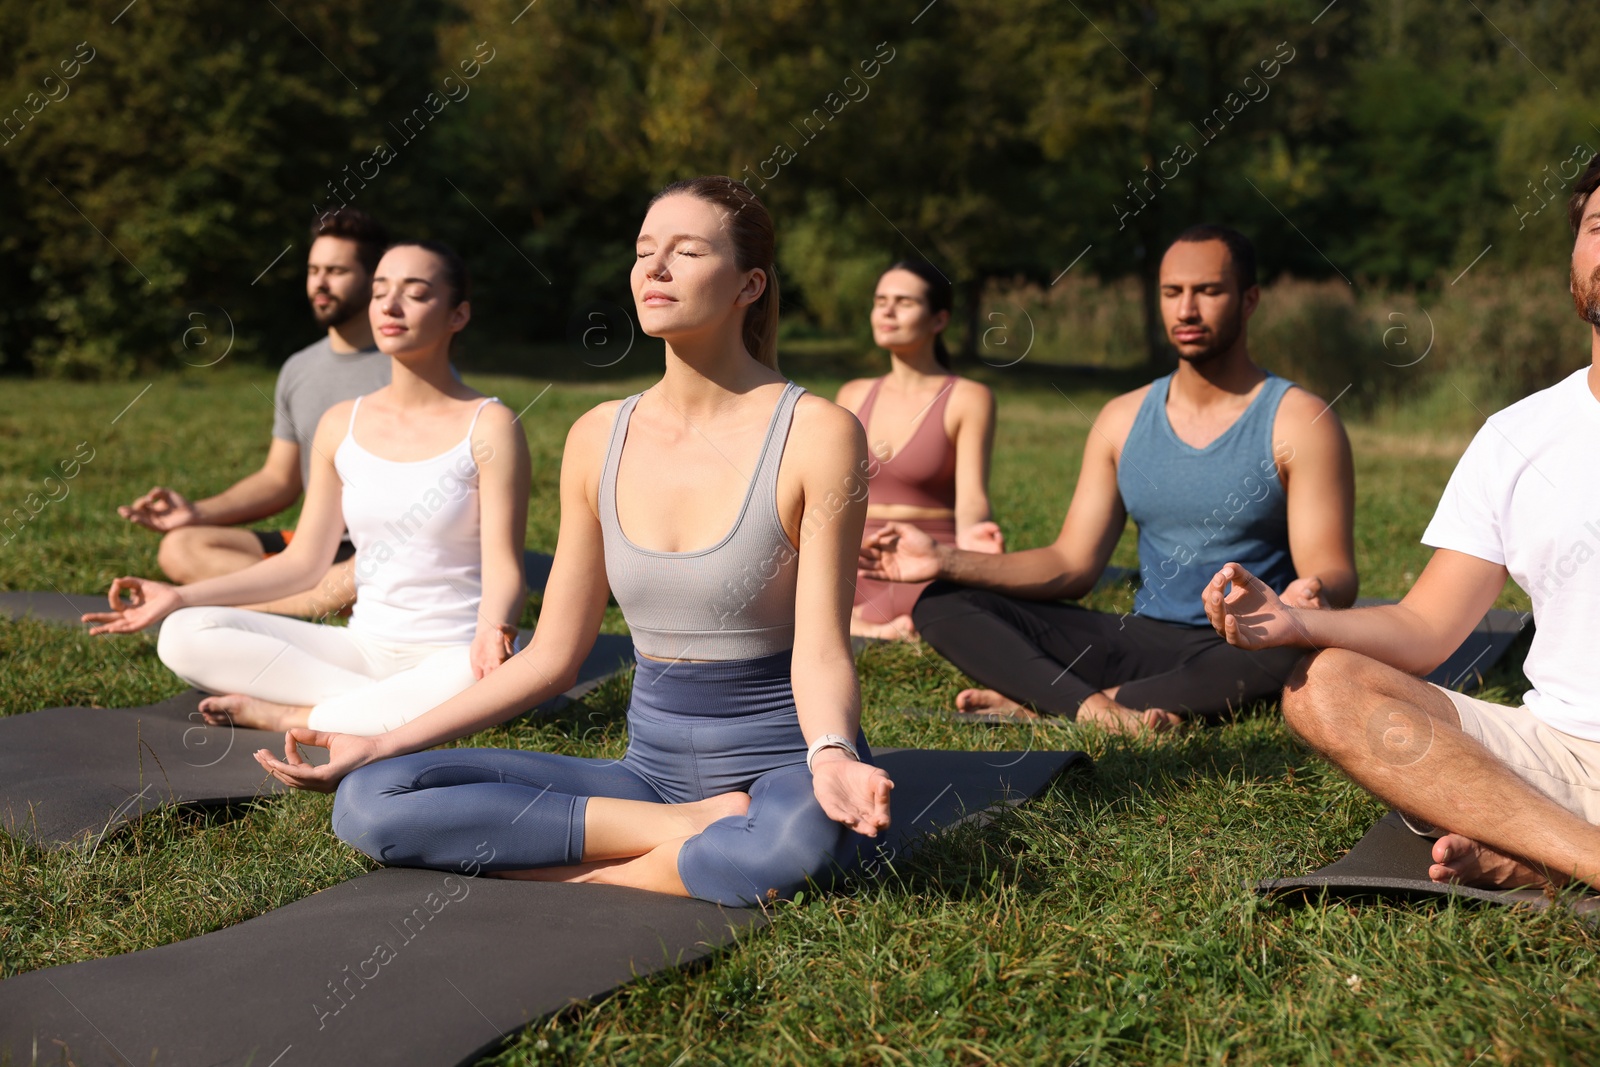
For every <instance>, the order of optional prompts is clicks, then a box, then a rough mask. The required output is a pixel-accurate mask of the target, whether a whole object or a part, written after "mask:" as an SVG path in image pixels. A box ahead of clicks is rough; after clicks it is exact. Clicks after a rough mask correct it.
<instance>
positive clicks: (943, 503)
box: [856, 374, 956, 509]
mask: <svg viewBox="0 0 1600 1067" xmlns="http://www.w3.org/2000/svg"><path fill="white" fill-rule="evenodd" d="M883 382H884V379H882V378H879V379H878V380H877V381H875V382H873V383H872V389H871V390H870V391H869V392H868V393H867V399H866V400H865V401H863V402H862V404H861V410H860V412H858V413H857V414H856V418H857V419H859V420H860V421H861V425H862V426H863V427H867V426H868V425H869V424H870V423H871V421H872V408H873V405H874V404H876V403H877V400H878V390H879V388H881V387H882V386H883ZM955 386H956V378H955V375H953V374H952V375H950V376H949V377H948V378H946V379H945V383H944V385H943V386H942V387H941V388H940V390H939V395H938V396H937V397H935V398H934V401H933V403H932V404H930V405H928V410H927V411H926V412H925V413H924V414H923V416H922V421H921V422H920V423H918V424H917V428H916V430H914V431H913V432H912V434H911V439H910V440H909V441H907V442H906V443H905V444H904V445H903V446H902V447H901V449H900V451H899V452H896V453H895V454H894V455H893V456H890V457H889V459H888V460H887V461H886V462H883V463H879V464H878V465H877V472H876V473H875V474H873V476H872V481H871V482H870V483H869V484H868V487H867V503H868V504H869V505H871V504H902V505H905V506H908V507H917V508H951V509H953V508H954V507H955V506H956V445H955V442H954V441H952V440H950V438H948V437H946V436H945V433H944V409H945V408H946V407H947V406H948V405H949V403H950V394H951V392H952V391H954V389H955Z"/></svg>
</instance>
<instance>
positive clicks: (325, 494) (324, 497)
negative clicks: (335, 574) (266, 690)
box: [83, 402, 350, 634]
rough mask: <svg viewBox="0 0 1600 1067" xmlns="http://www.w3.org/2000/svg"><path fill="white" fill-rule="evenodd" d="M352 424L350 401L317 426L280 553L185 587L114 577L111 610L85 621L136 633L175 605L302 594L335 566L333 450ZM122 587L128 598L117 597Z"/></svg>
mask: <svg viewBox="0 0 1600 1067" xmlns="http://www.w3.org/2000/svg"><path fill="white" fill-rule="evenodd" d="M349 424H350V403H349V402H346V403H343V404H336V405H334V406H333V407H332V408H330V409H328V412H327V414H325V415H323V416H322V421H321V422H319V423H318V424H317V433H316V436H315V438H313V444H312V449H313V452H312V456H311V484H310V485H309V486H307V487H306V500H305V506H304V507H302V508H301V509H300V521H299V522H298V523H296V524H295V530H294V539H293V540H292V541H290V543H289V545H288V547H286V548H285V549H284V550H283V551H282V552H280V553H278V554H277V555H275V556H272V557H270V558H268V559H264V560H262V561H261V562H260V563H253V564H251V565H250V566H248V567H246V568H245V569H244V570H242V571H235V572H234V573H232V574H223V575H219V576H218V577H216V578H207V579H205V580H204V581H199V582H195V583H193V584H191V585H185V586H171V585H167V584H165V583H163V582H153V581H149V580H147V579H144V578H132V577H127V578H118V579H116V580H115V581H113V582H112V583H111V592H110V600H111V608H112V610H111V611H109V612H98V613H92V614H88V615H85V616H84V617H83V618H84V621H85V622H92V623H97V624H99V625H97V626H95V627H94V629H93V630H91V631H90V632H91V633H96V634H101V633H134V632H136V631H138V630H142V629H144V628H145V627H146V626H151V625H153V624H155V623H157V622H160V621H161V620H162V619H164V618H165V617H166V616H168V615H170V614H172V613H173V612H174V611H177V610H178V609H179V608H186V607H199V606H201V605H218V606H229V605H236V604H260V603H264V602H266V601H269V600H277V599H279V598H280V597H286V596H293V595H294V594H295V593H303V592H305V591H306V590H308V589H311V588H313V587H315V586H316V584H317V582H318V581H319V580H320V579H321V578H322V576H323V575H324V574H326V573H327V571H328V568H329V567H330V566H332V565H333V557H334V554H335V553H336V552H337V551H338V550H339V538H340V536H341V535H342V534H343V533H344V506H343V503H342V501H341V489H342V486H341V483H340V481H339V472H338V471H337V470H335V469H334V466H333V454H334V453H335V452H336V451H338V448H339V445H340V444H341V443H342V442H343V441H344V436H345V433H346V431H347V428H348V426H349ZM124 591H127V592H129V593H130V594H131V595H132V600H131V602H128V603H124V602H123V601H122V599H121V597H122V593H123V592H124Z"/></svg>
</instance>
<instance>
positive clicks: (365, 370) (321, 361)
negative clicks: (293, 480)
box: [272, 337, 390, 492]
mask: <svg viewBox="0 0 1600 1067" xmlns="http://www.w3.org/2000/svg"><path fill="white" fill-rule="evenodd" d="M389 370H390V363H389V357H388V356H386V355H384V354H383V353H382V352H379V351H378V350H377V349H376V348H364V349H362V350H361V351H359V352H335V351H334V350H333V345H332V343H330V342H329V340H328V339H327V338H326V337H324V338H322V339H321V340H320V341H317V342H315V343H314V344H309V345H307V346H306V347H304V348H302V349H301V350H300V351H298V352H296V353H295V354H294V355H292V356H290V357H289V358H288V359H286V360H284V363H283V369H282V370H280V371H279V372H278V385H277V388H276V389H275V390H273V398H272V406H273V408H274V410H275V411H276V412H277V414H276V415H275V416H274V417H273V420H272V436H274V437H277V438H280V439H282V440H284V441H293V442H294V443H295V444H297V445H299V446H300V487H301V490H302V492H303V491H304V490H305V488H306V487H307V486H309V485H310V484H311V440H312V438H314V437H316V435H317V423H319V422H321V421H322V416H323V415H324V414H326V413H327V410H328V409H329V408H331V407H333V405H335V404H337V403H339V402H340V401H342V400H354V399H355V398H356V397H358V396H364V395H365V394H367V393H370V392H373V391H374V390H377V389H381V388H383V387H384V386H386V385H388V384H389Z"/></svg>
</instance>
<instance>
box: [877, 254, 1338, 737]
mask: <svg viewBox="0 0 1600 1067" xmlns="http://www.w3.org/2000/svg"><path fill="white" fill-rule="evenodd" d="M1260 298H1261V291H1260V289H1259V288H1257V286H1256V277H1255V250H1254V248H1253V247H1252V246H1251V244H1250V241H1249V240H1248V239H1247V238H1246V237H1245V236H1244V235H1243V234H1241V233H1239V232H1238V231H1236V230H1232V229H1229V228H1227V227H1224V226H1195V227H1192V228H1190V229H1188V230H1185V231H1184V232H1183V233H1181V234H1179V235H1178V237H1177V239H1176V240H1175V241H1174V242H1173V243H1172V245H1171V247H1169V248H1168V249H1167V251H1166V254H1165V256H1164V257H1163V258H1162V261H1161V309H1162V313H1163V315H1164V316H1165V319H1166V326H1167V336H1168V338H1169V339H1170V340H1171V342H1172V345H1173V347H1174V348H1176V349H1177V353H1178V369H1177V370H1176V371H1174V372H1173V373H1172V374H1169V375H1167V376H1166V377H1163V378H1158V379H1157V380H1156V381H1154V382H1152V383H1151V384H1150V385H1147V386H1145V387H1144V388H1142V389H1136V390H1134V391H1133V392H1131V393H1126V394H1124V395H1122V396H1119V397H1117V398H1115V399H1113V400H1112V401H1111V402H1110V403H1108V404H1107V405H1106V406H1105V407H1104V408H1103V409H1102V410H1101V412H1100V414H1099V415H1098V416H1097V417H1096V418H1095V421H1094V425H1093V426H1092V428H1091V429H1090V431H1089V438H1088V441H1087V442H1086V444H1085V447H1084V456H1083V469H1082V472H1081V473H1080V475H1079V477H1078V484H1077V488H1076V490H1075V491H1074V492H1073V496H1072V503H1071V505H1070V506H1069V507H1068V509H1067V517H1066V521H1065V522H1063V523H1062V526H1061V533H1060V534H1059V535H1058V536H1057V537H1056V540H1055V542H1054V543H1053V544H1051V545H1048V546H1046V547H1044V548H1036V549H1030V550H1028V551H1025V552H1013V553H1009V554H1006V555H999V556H995V555H986V554H984V553H977V552H965V551H962V550H961V549H958V548H956V547H955V546H954V545H946V544H939V543H936V542H934V541H933V540H932V539H931V538H929V537H928V536H927V535H926V534H924V533H921V532H920V531H918V530H916V529H914V528H912V527H909V526H904V525H902V524H897V523H891V524H889V526H887V527H885V529H884V530H883V531H882V532H880V533H879V534H878V535H877V537H876V538H875V539H874V540H873V541H871V542H870V543H869V544H868V545H867V546H865V547H864V548H863V550H862V561H861V562H862V569H863V570H864V571H865V572H866V573H868V574H870V575H872V576H874V577H883V578H888V579H891V580H896V581H913V582H914V581H928V580H929V579H934V580H935V584H934V585H931V586H929V587H928V589H927V590H926V591H925V592H924V593H923V594H922V596H921V598H920V599H919V600H918V601H917V604H916V607H915V608H914V609H913V610H912V613H911V617H912V621H913V622H914V623H915V624H916V627H917V629H918V631H919V632H920V633H921V635H922V637H923V639H924V640H925V641H927V642H928V643H929V644H930V645H932V646H933V647H934V648H935V649H937V650H938V651H939V652H940V653H941V654H942V655H944V656H945V657H946V658H947V659H949V660H950V661H951V662H952V663H954V664H955V665H956V666H957V667H960V668H961V669H962V670H963V671H965V672H966V673H967V674H968V675H970V676H971V677H972V678H974V679H977V680H978V681H979V682H981V683H982V684H983V685H985V686H989V687H992V688H984V689H968V690H965V691H964V692H962V693H961V694H960V696H959V697H957V699H956V708H957V712H958V713H959V714H961V715H965V714H974V715H981V716H983V717H984V719H985V720H987V721H992V720H993V719H995V718H997V717H998V718H1005V719H1026V718H1033V717H1036V716H1038V715H1059V716H1064V717H1066V718H1068V719H1076V720H1078V721H1093V722H1098V723H1100V724H1102V725H1104V726H1106V727H1109V728H1111V729H1114V730H1123V731H1130V732H1131V731H1138V730H1144V729H1166V728H1169V727H1171V726H1174V725H1176V724H1178V723H1179V722H1180V721H1182V720H1183V719H1186V718H1190V717H1205V718H1212V717H1217V716H1220V715H1223V714H1225V713H1227V712H1230V711H1237V710H1238V709H1239V708H1240V707H1242V706H1244V705H1246V704H1249V703H1251V702H1252V701H1257V700H1262V699H1267V698H1271V697H1273V696H1276V695H1277V693H1278V692H1279V690H1281V689H1282V687H1283V682H1284V679H1285V678H1287V677H1288V675H1289V673H1290V672H1291V671H1292V670H1293V668H1294V665H1295V663H1296V662H1297V661H1298V659H1299V658H1300V655H1301V653H1300V652H1299V651H1296V650H1289V649H1276V650H1271V651H1267V652H1248V651H1245V650H1243V649H1238V648H1233V647H1231V646H1230V645H1229V644H1228V643H1227V642H1226V641H1225V640H1223V639H1222V638H1221V637H1220V636H1218V635H1217V633H1216V631H1215V630H1213V629H1212V628H1211V626H1210V625H1209V624H1208V622H1207V619H1206V614H1205V607H1204V604H1203V603H1202V600H1201V594H1202V592H1203V591H1204V589H1205V588H1206V584H1207V582H1209V581H1210V579H1211V577H1212V575H1214V574H1215V573H1216V570H1217V567H1218V566H1220V565H1221V564H1222V563H1225V562H1228V561H1230V560H1233V561H1238V562H1241V563H1244V561H1245V560H1248V561H1249V562H1248V563H1245V565H1246V566H1248V567H1250V568H1251V569H1252V570H1253V571H1254V572H1255V573H1256V574H1258V575H1260V576H1261V578H1262V580H1263V581H1264V582H1265V583H1267V584H1268V585H1269V586H1271V588H1272V589H1274V590H1275V591H1277V592H1278V593H1279V594H1281V595H1282V596H1283V598H1284V599H1285V601H1286V602H1288V603H1292V604H1295V605H1297V606H1301V607H1307V608H1314V607H1327V606H1339V607H1344V606H1348V605H1349V604H1351V603H1352V602H1353V601H1354V600H1355V595H1356V570H1355V560H1354V549H1353V535H1352V528H1351V527H1352V515H1353V511H1354V501H1355V477H1354V474H1353V472H1352V467H1351V460H1350V444H1349V441H1348V439H1347V438H1346V437H1345V433H1344V428H1343V426H1341V425H1340V423H1339V419H1338V416H1336V415H1334V413H1333V412H1332V410H1331V409H1330V406H1329V405H1328V404H1327V403H1325V402H1324V401H1322V400H1321V399H1319V398H1317V397H1315V396H1312V395H1311V394H1310V393H1308V392H1306V391H1305V390H1303V389H1300V388H1298V387H1297V386H1295V385H1293V384H1292V383H1290V382H1287V381H1285V380H1284V379H1282V378H1279V377H1277V376H1275V375H1273V374H1270V373H1268V372H1267V371H1265V370H1263V369H1262V368H1261V367H1259V366H1257V365H1256V364H1255V363H1254V362H1253V361H1252V360H1251V358H1250V350H1249V344H1248V340H1247V336H1246V325H1247V323H1248V322H1249V319H1250V316H1251V314H1252V313H1253V312H1254V311H1255V308H1256V305H1257V303H1258V302H1259V301H1260ZM1130 518H1131V519H1133V521H1134V522H1135V523H1136V524H1137V526H1138V529H1139V573H1140V579H1141V585H1140V588H1139V591H1138V594H1137V596H1136V597H1135V599H1134V609H1133V611H1132V612H1130V613H1129V614H1127V615H1114V614H1108V613H1104V612H1096V611H1090V610H1088V609H1086V608H1083V607H1079V606H1078V605H1076V604H1069V603H1063V602H1062V601H1063V600H1069V599H1073V598H1076V597H1081V596H1083V595H1084V594H1085V593H1087V592H1088V591H1089V590H1090V589H1092V588H1094V584H1095V582H1096V581H1097V580H1098V579H1099V577H1100V575H1101V573H1102V572H1103V571H1104V570H1105V567H1106V563H1107V562H1108V561H1109V560H1110V558H1111V552H1112V549H1114V548H1115V547H1116V544H1117V540H1118V538H1119V537H1120V536H1121V535H1122V531H1123V529H1124V527H1125V525H1126V523H1127V520H1128V519H1130Z"/></svg>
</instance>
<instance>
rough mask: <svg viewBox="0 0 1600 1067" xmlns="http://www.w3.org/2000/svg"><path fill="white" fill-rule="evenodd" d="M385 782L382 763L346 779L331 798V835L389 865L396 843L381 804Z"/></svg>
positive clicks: (361, 768) (368, 766) (364, 768)
mask: <svg viewBox="0 0 1600 1067" xmlns="http://www.w3.org/2000/svg"><path fill="white" fill-rule="evenodd" d="M386 785H387V782H386V780H385V776H384V774H383V768H382V765H381V763H379V764H368V765H367V766H365V767H359V768H357V769H356V770H354V771H351V772H350V773H349V774H347V775H345V778H344V781H342V782H340V783H339V789H338V792H336V793H335V794H334V796H333V833H334V836H335V837H337V838H338V839H339V840H341V841H343V842H344V843H345V844H347V845H349V846H351V847H352V848H355V849H357V850H359V851H361V852H364V853H366V854H367V855H368V856H370V857H372V858H373V859H375V860H379V861H380V862H389V861H390V857H391V854H392V853H393V851H394V846H395V844H396V842H395V841H394V840H393V838H394V835H393V833H392V832H391V831H392V828H391V826H390V823H389V820H388V819H386V818H385V815H386V811H385V805H384V803H383V801H384V799H385V795H384V794H385V791H386V790H385V786H386Z"/></svg>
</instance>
